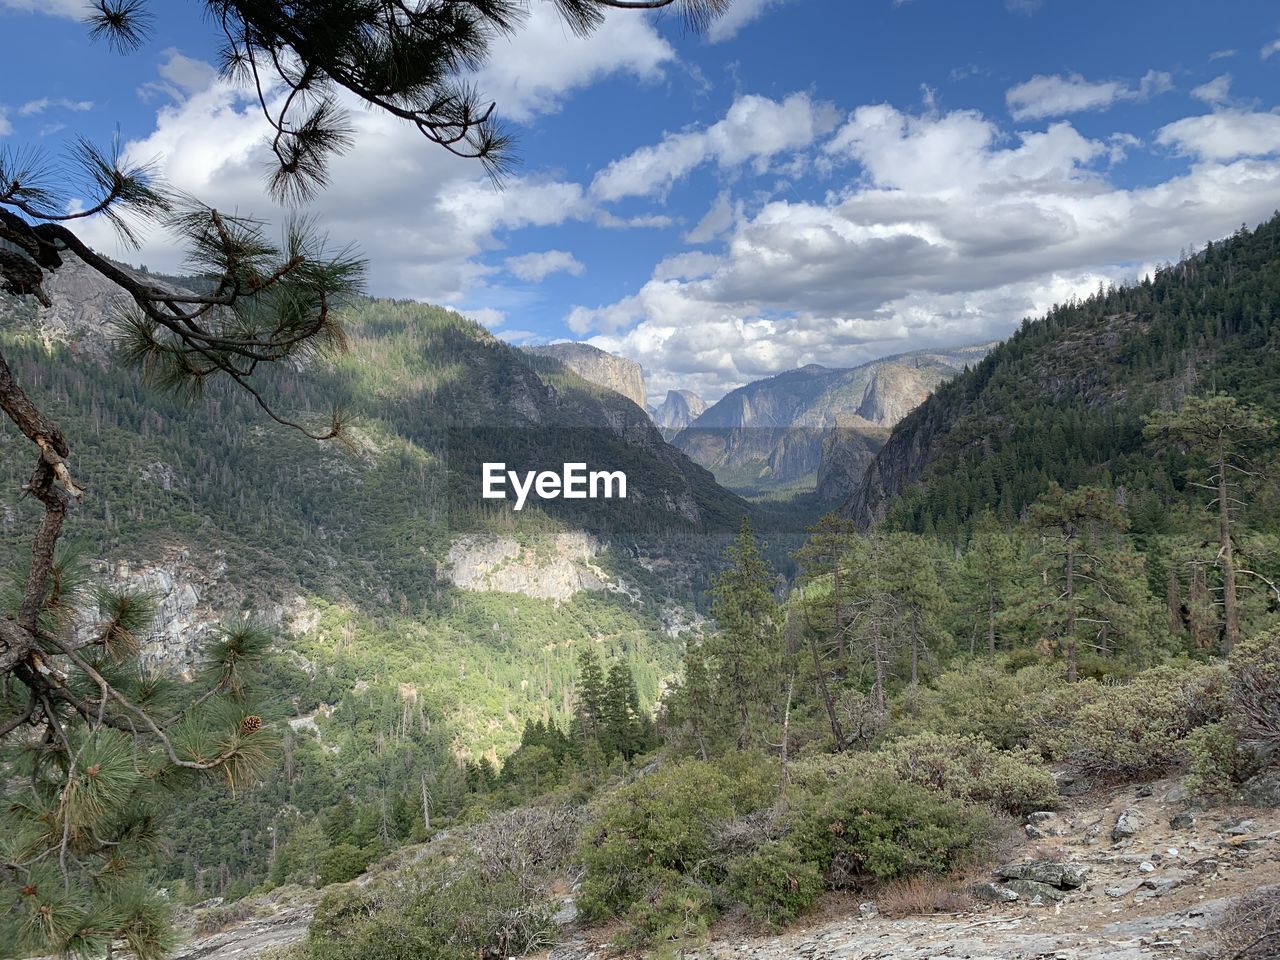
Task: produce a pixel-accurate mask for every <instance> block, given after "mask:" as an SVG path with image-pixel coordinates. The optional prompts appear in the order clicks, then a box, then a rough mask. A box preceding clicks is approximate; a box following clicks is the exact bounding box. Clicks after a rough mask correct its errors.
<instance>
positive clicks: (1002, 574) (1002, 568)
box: [960, 510, 1024, 657]
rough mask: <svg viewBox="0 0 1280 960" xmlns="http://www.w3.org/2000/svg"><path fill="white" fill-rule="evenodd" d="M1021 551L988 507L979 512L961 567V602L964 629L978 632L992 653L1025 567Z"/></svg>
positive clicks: (974, 633) (994, 652) (994, 650)
mask: <svg viewBox="0 0 1280 960" xmlns="http://www.w3.org/2000/svg"><path fill="white" fill-rule="evenodd" d="M1021 553H1022V551H1021V550H1020V548H1019V544H1018V541H1017V539H1016V538H1015V537H1013V536H1012V535H1011V534H1009V533H1006V532H1005V530H1004V529H1003V528H1002V527H1001V525H1000V523H999V521H998V520H996V518H995V515H994V514H992V513H991V512H990V511H989V510H987V511H983V513H981V514H980V515H979V516H978V518H977V520H976V521H975V522H974V530H973V536H972V537H971V538H970V540H969V548H968V549H967V550H966V551H965V553H964V560H963V563H962V565H961V570H960V590H961V606H962V608H963V612H964V619H963V622H964V625H965V630H966V632H967V633H968V634H969V635H970V637H971V638H974V637H976V636H977V635H979V634H981V635H982V637H983V639H984V646H985V647H986V649H987V653H988V655H989V656H992V657H994V656H995V654H996V649H997V647H998V646H999V644H1000V640H1001V636H1000V633H1001V627H1002V624H1003V620H1004V618H1005V615H1006V614H1007V612H1008V610H1009V608H1010V607H1011V605H1012V604H1013V603H1014V598H1015V596H1016V592H1017V584H1018V580H1019V577H1020V575H1021V573H1022V571H1023V569H1024V567H1023V560H1022V557H1021ZM971 646H972V640H971Z"/></svg>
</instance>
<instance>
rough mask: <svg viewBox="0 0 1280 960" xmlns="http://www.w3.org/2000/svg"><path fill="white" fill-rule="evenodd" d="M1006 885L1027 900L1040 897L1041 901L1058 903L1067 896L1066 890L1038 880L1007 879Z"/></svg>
mask: <svg viewBox="0 0 1280 960" xmlns="http://www.w3.org/2000/svg"><path fill="white" fill-rule="evenodd" d="M1004 886H1005V887H1007V888H1008V889H1010V890H1012V891H1013V892H1014V893H1016V894H1017V895H1018V896H1019V897H1022V898H1024V899H1026V900H1031V901H1034V900H1035V899H1036V898H1037V897H1038V898H1039V899H1040V902H1041V903H1058V902H1059V901H1061V900H1065V899H1066V896H1067V894H1066V892H1065V891H1062V890H1059V889H1058V888H1057V887H1051V886H1049V884H1047V883H1040V882H1039V881H1038V880H1016V879H1015V880H1006V881H1005V882H1004Z"/></svg>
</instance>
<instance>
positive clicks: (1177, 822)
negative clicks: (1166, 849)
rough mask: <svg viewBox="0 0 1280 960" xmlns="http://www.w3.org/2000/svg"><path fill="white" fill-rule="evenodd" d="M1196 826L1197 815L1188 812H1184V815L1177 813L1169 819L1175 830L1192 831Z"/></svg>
mask: <svg viewBox="0 0 1280 960" xmlns="http://www.w3.org/2000/svg"><path fill="white" fill-rule="evenodd" d="M1195 825H1196V818H1195V815H1194V814H1191V813H1188V812H1186V811H1183V812H1182V813H1175V814H1174V815H1173V816H1172V817H1170V818H1169V826H1171V827H1173V829H1175V830H1190V829H1191V828H1192V827H1194V826H1195Z"/></svg>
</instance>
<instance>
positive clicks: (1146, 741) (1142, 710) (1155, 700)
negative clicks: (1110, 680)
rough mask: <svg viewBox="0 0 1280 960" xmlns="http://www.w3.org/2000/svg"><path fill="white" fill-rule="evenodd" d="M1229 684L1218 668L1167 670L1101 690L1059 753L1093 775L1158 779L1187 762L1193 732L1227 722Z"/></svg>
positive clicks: (1075, 721)
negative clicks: (1209, 724)
mask: <svg viewBox="0 0 1280 960" xmlns="http://www.w3.org/2000/svg"><path fill="white" fill-rule="evenodd" d="M1223 679H1224V675H1223V670H1222V669H1221V668H1220V667H1216V666H1197V667H1190V668H1188V667H1179V666H1173V665H1166V666H1160V667H1155V668H1153V669H1151V670H1147V671H1144V672H1143V673H1141V674H1140V675H1139V676H1138V677H1137V678H1136V679H1134V680H1133V682H1132V683H1127V684H1118V685H1114V686H1107V685H1097V687H1098V690H1097V696H1096V699H1093V700H1092V702H1087V703H1085V704H1084V705H1083V706H1082V707H1081V708H1080V709H1079V711H1078V712H1077V713H1076V715H1075V717H1074V719H1073V721H1072V723H1071V725H1070V731H1069V734H1068V735H1067V736H1066V737H1065V738H1064V740H1063V741H1062V742H1061V743H1059V744H1058V750H1060V751H1061V754H1062V755H1063V756H1064V757H1065V759H1067V760H1069V761H1070V762H1071V763H1072V764H1074V765H1075V766H1076V767H1078V768H1079V769H1081V770H1083V771H1085V772H1087V773H1092V774H1095V775H1105V776H1115V777H1129V778H1137V777H1144V776H1153V775H1157V774H1159V773H1161V772H1163V771H1165V770H1167V769H1168V768H1169V767H1172V766H1176V765H1178V764H1180V763H1182V762H1184V761H1185V760H1186V759H1187V743H1186V738H1187V735H1188V734H1190V733H1191V731H1192V730H1194V729H1196V728H1197V727H1200V726H1204V725H1205V724H1207V723H1212V722H1214V721H1217V720H1220V719H1221V718H1222V716H1223V712H1224V708H1225V698H1224V693H1225V691H1224V683H1223ZM1084 685H1085V684H1080V686H1084Z"/></svg>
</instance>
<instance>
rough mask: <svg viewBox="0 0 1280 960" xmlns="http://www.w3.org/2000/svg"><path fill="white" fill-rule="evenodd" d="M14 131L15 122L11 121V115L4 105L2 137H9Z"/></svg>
mask: <svg viewBox="0 0 1280 960" xmlns="http://www.w3.org/2000/svg"><path fill="white" fill-rule="evenodd" d="M11 133H13V124H11V123H10V122H9V115H8V114H7V113H5V109H4V107H0V137H7V136H8V135H9V134H11Z"/></svg>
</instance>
